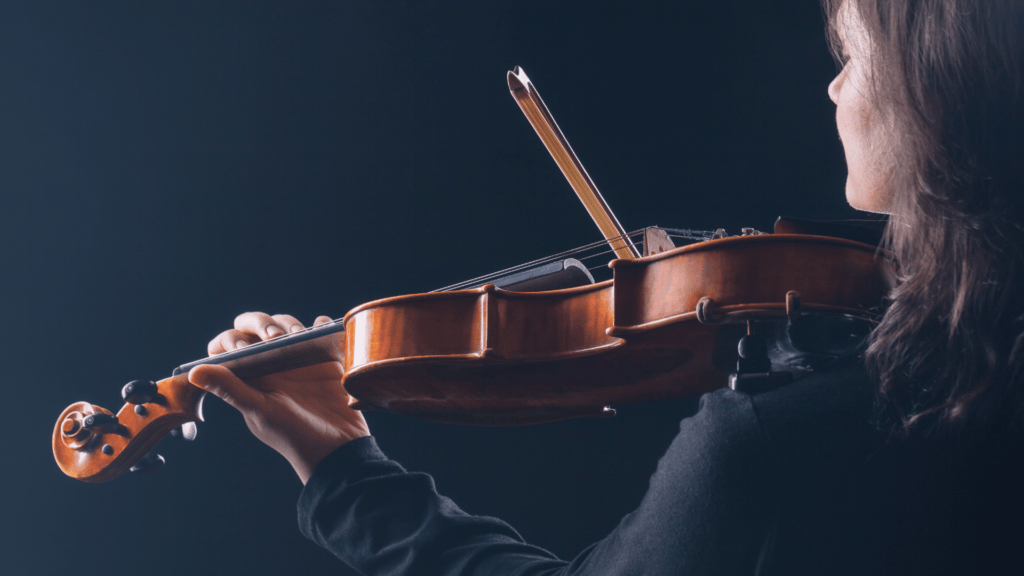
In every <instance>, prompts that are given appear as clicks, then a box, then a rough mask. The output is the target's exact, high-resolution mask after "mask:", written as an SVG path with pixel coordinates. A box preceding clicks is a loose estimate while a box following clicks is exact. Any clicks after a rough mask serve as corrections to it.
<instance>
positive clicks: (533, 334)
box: [345, 235, 889, 424]
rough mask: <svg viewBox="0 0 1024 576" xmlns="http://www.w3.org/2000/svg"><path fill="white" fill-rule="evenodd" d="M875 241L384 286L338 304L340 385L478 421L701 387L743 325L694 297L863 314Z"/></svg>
mask: <svg viewBox="0 0 1024 576" xmlns="http://www.w3.org/2000/svg"><path fill="white" fill-rule="evenodd" d="M876 252H877V251H876V248H875V247H873V246H868V245H866V244H861V243H858V242H853V241H848V240H842V239H836V238H827V237H819V236H801V235H760V236H746V237H733V238H723V239H717V240H709V241H706V242H701V243H698V244H693V245H690V246H684V247H681V248H676V249H672V250H668V251H665V252H661V253H659V254H656V255H652V256H648V257H644V258H640V259H636V260H615V261H613V262H612V263H611V266H612V268H613V270H614V273H615V277H614V279H613V280H612V281H609V282H604V283H601V284H596V285H593V286H588V287H583V288H574V289H570V290H557V291H551V292H537V293H528V294H526V293H524V294H518V293H511V292H501V291H495V290H494V289H493V287H487V286H485V287H482V288H479V289H476V290H468V291H457V292H450V293H442V294H430V295H413V296H402V297H397V298H390V299H385V300H380V301H377V302H374V303H370V304H367V305H364V306H361V307H359V308H356V309H354V310H353V311H352V312H350V313H349V314H348V315H347V316H346V318H345V325H346V349H347V353H346V357H345V369H346V375H345V388H346V390H347V391H348V392H349V393H350V394H351V395H352V396H353V397H355V398H357V399H358V400H359V401H360V403H361V404H362V405H366V406H374V407H377V408H384V409H387V410H391V411H394V412H399V413H404V414H409V415H413V416H417V417H420V418H427V419H431V420H439V421H447V422H464V423H474V424H522V423H530V422H537V421H545V420H550V419H554V418H557V417H558V416H559V414H561V415H562V417H568V416H577V415H584V414H597V413H599V411H600V408H601V407H602V406H604V405H606V404H614V403H620V402H631V401H640V400H652V399H658V398H670V397H678V396H684V395H693V394H700V393H703V392H706V391H709V390H713V389H715V388H718V387H721V386H724V385H725V383H726V375H727V372H729V371H731V367H732V366H734V365H735V345H736V342H737V341H738V339H739V338H740V336H742V334H743V332H742V330H739V329H737V326H736V325H723V326H706V325H703V324H701V323H699V322H698V320H697V314H696V308H697V303H698V302H699V301H700V300H701V299H702V298H710V299H712V300H713V301H714V302H715V303H716V305H717V306H719V307H720V308H721V309H722V310H726V311H729V310H736V309H744V308H745V309H748V310H750V311H753V312H757V311H764V310H767V311H769V312H771V311H773V310H778V311H779V312H780V313H781V314H782V315H784V312H785V309H786V294H787V293H789V292H791V291H794V292H797V293H799V294H800V296H801V302H802V305H803V307H804V309H805V310H808V311H814V312H817V313H821V312H829V311H832V312H835V313H839V314H857V315H869V314H870V313H871V311H872V310H874V311H876V312H877V311H879V310H880V307H881V305H882V302H883V298H884V297H885V295H886V294H887V292H888V290H889V281H888V278H889V272H888V268H889V264H888V263H887V261H886V260H884V259H883V258H881V257H879V256H878V254H876ZM723 359H724V360H723Z"/></svg>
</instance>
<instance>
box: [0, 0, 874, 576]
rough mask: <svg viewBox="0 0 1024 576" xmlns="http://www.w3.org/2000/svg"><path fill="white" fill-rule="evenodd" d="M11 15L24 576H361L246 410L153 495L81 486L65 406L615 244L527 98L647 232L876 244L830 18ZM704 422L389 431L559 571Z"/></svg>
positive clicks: (5, 184) (137, 6)
mask: <svg viewBox="0 0 1024 576" xmlns="http://www.w3.org/2000/svg"><path fill="white" fill-rule="evenodd" d="M12 4H14V3H4V4H3V6H2V7H0V195H2V196H0V202H2V211H0V219H2V220H0V225H2V228H0V234H2V245H0V246H2V248H0V249H2V271H3V272H2V274H3V276H2V284H0V285H2V288H0V290H2V293H0V295H2V297H3V303H4V314H3V328H2V333H3V337H2V338H3V346H2V350H3V358H2V362H3V367H4V372H3V374H4V377H3V390H4V392H5V394H6V402H5V405H6V406H5V417H4V424H5V425H4V427H3V429H4V431H5V433H4V441H3V454H4V458H3V474H2V480H0V482H2V487H3V490H2V492H0V493H2V503H3V508H2V514H0V557H2V558H3V560H4V564H3V571H4V572H5V573H8V574H58V573H61V574H76V575H81V576H90V575H93V574H97V575H99V574H104V575H105V574H111V573H132V571H134V570H138V571H139V573H145V574H152V575H158V574H181V573H188V574H195V575H199V574H225V573H226V574H233V573H243V572H244V573H246V574H279V573H284V572H285V571H287V572H288V573H300V574H337V573H343V567H342V566H341V565H340V564H339V563H338V562H337V561H336V560H335V559H334V558H333V557H331V556H330V555H329V554H327V553H326V552H323V551H321V550H319V549H318V548H316V547H315V546H314V545H313V544H311V543H310V542H308V541H306V540H305V539H304V538H303V537H302V536H301V535H300V534H299V532H298V530H297V528H296V521H295V509H294V506H295V499H296V496H297V495H298V493H299V490H300V487H301V486H300V483H299V481H298V480H297V478H296V477H295V476H294V474H293V472H292V471H291V469H290V467H289V466H288V465H287V463H286V462H285V461H284V459H283V458H281V457H279V456H278V455H277V454H276V453H273V452H272V451H271V450H270V449H269V448H266V447H264V446H263V445H262V444H260V443H259V442H258V441H256V440H255V439H254V438H252V437H251V436H250V434H249V432H248V431H247V429H246V428H245V425H244V423H243V421H242V419H241V417H240V416H239V415H238V414H237V413H235V412H234V411H233V410H232V409H230V408H229V407H227V406H226V405H224V404H223V403H222V402H220V401H218V400H216V399H211V400H210V401H208V402H207V404H206V415H207V422H206V423H204V424H202V425H200V429H199V439H198V440H197V441H196V442H195V443H193V444H186V443H184V442H181V441H172V440H173V439H168V440H166V441H165V442H164V444H163V445H162V446H161V448H160V451H161V452H162V453H163V454H164V455H165V456H166V457H167V459H168V465H167V467H166V468H165V469H164V470H163V471H162V472H161V473H160V474H159V475H157V476H155V477H134V476H129V477H124V478H121V479H118V480H117V481H114V482H110V483H107V484H102V485H87V484H83V483H79V482H76V481H73V480H71V479H68V478H66V477H65V476H64V475H63V474H61V472H60V471H59V470H58V468H57V466H56V465H55V464H54V462H53V457H52V455H51V450H50V435H51V432H52V427H53V425H54V421H55V419H56V417H57V415H58V414H59V413H60V412H61V410H62V409H63V408H64V407H65V406H67V405H68V404H70V403H72V402H74V401H79V400H86V401H90V402H93V403H96V404H98V405H101V406H104V407H107V408H110V409H114V410H116V409H117V408H118V407H119V406H120V405H121V402H120V398H119V395H118V391H119V389H120V387H121V385H122V384H124V383H125V382H126V381H128V380H131V379H134V378H151V379H159V378H163V377H166V376H168V375H169V374H170V371H171V369H173V368H174V367H175V366H177V365H179V364H182V363H185V362H187V361H190V360H193V359H197V358H199V357H202V356H204V355H205V349H206V342H207V341H208V340H209V339H210V338H212V337H213V336H214V335H215V334H217V333H218V332H220V331H221V330H223V329H226V328H228V327H229V326H230V324H231V322H232V319H233V318H234V316H235V315H237V314H239V313H241V312H245V311H248V310H263V311H267V312H271V313H278V312H289V313H292V314H294V315H295V316H297V317H298V318H300V319H302V320H304V321H307V322H309V321H311V320H312V319H313V318H314V317H315V316H316V315H318V314H328V315H331V316H335V317H337V316H341V315H343V314H344V313H345V311H346V310H348V309H350V308H351V307H353V306H355V305H357V304H360V303H362V302H365V301H368V300H372V299H375V298H380V297H385V296H392V295H398V294H407V293H415V292H423V291H428V290H431V289H434V288H437V287H440V286H444V285H447V284H451V283H454V282H456V281H459V280H463V279H466V278H470V277H474V276H478V275H480V274H483V273H486V272H490V271H493V270H497V269H500V268H504V267H507V266H510V265H514V264H517V263H520V262H523V261H527V260H533V259H535V258H539V257H541V256H544V255H547V254H550V253H553V252H558V251H562V250H565V249H568V248H571V247H573V246H577V245H580V244H584V243H589V242H593V241H595V240H597V239H599V235H598V231H597V229H596V227H595V226H594V225H593V223H592V222H591V220H590V218H589V216H588V215H587V214H586V213H585V211H584V210H583V208H582V207H581V205H580V203H579V202H578V201H577V199H576V197H575V195H574V194H573V192H572V190H571V189H570V188H569V186H568V184H567V183H566V182H565V180H564V178H563V177H562V175H561V174H560V172H559V171H558V169H557V167H556V166H555V164H554V162H553V161H552V160H551V158H550V157H549V155H548V153H547V152H546V151H545V150H544V148H543V147H542V145H541V143H540V141H539V140H538V138H537V137H536V136H535V135H534V133H533V130H532V129H531V128H530V126H529V124H528V123H527V121H526V119H525V118H524V117H523V115H522V113H521V112H520V111H519V109H518V107H517V106H516V105H515V103H514V101H513V99H512V98H511V97H510V96H509V94H508V90H507V86H506V83H505V73H506V71H507V70H509V69H510V68H511V67H512V66H514V65H516V64H519V65H521V66H523V67H524V68H525V69H526V70H527V72H528V73H529V74H530V76H531V78H532V79H533V81H534V83H535V84H536V86H537V87H538V89H539V90H540V92H541V93H542V94H543V95H544V99H545V100H546V102H547V104H548V106H549V107H550V109H551V110H552V112H553V114H554V115H555V117H556V118H557V120H558V122H559V124H560V125H561V127H562V128H563V130H564V131H565V133H566V135H567V137H568V139H569V141H570V142H571V143H572V144H573V147H574V148H575V150H576V152H577V153H578V154H579V156H580V158H581V159H582V161H583V163H584V164H585V165H586V167H587V168H588V170H589V172H590V174H591V176H592V177H593V179H594V181H595V182H596V183H597V184H598V186H599V187H600V188H601V190H602V192H603V193H604V195H605V198H606V199H607V201H608V202H609V204H610V205H611V206H612V207H613V208H614V209H615V211H616V214H617V215H618V217H619V220H620V221H621V222H622V223H623V225H624V226H625V227H626V228H627V229H636V228H640V227H642V226H647V225H654V224H658V225H663V226H677V227H687V228H696V229H714V228H718V227H724V228H726V229H727V230H729V231H730V232H732V233H735V232H737V231H738V228H739V227H741V226H754V227H758V228H761V229H770V227H771V224H772V221H773V219H774V217H775V216H776V215H777V214H780V213H782V214H789V215H794V216H804V217H817V218H841V217H851V216H852V215H853V214H854V213H853V211H852V210H850V209H849V208H848V207H846V205H845V201H844V198H843V182H844V178H845V168H844V165H843V157H842V150H841V146H840V143H839V141H838V138H837V136H836V131H835V127H834V120H833V113H834V108H833V105H832V103H831V102H830V101H829V100H828V97H827V95H826V86H827V84H828V82H829V81H830V80H831V78H832V77H833V75H834V73H835V67H834V65H833V63H832V60H831V57H830V56H829V54H828V51H827V48H826V45H825V38H824V32H823V24H822V21H821V15H820V11H819V8H818V5H817V3H816V2H815V1H814V0H801V1H798V2H763V1H757V0H751V1H748V2H686V1H682V2H671V3H669V2H664V3H655V4H644V3H638V2H630V3H625V2H621V3H610V2H606V3H599V2H582V1H581V2H552V1H546V2H527V1H522V0H520V1H517V2H446V3H437V2H426V1H415V2H380V1H366V2H326V3H313V2H279V3H270V2H249V1H246V2H178V1H176V2H162V3H142V2H134V1H133V2H121V3H114V2H64V3H54V2H41V1H35V2H29V3H21V4H23V5H21V6H13V5H12ZM694 406H695V402H694V401H693V400H680V401H674V402H666V403H661V404H657V405H637V406H625V407H619V408H620V410H619V416H618V417H616V418H615V419H613V420H611V421H603V420H601V421H587V420H577V421H571V422H563V423H555V424H548V425H542V426H535V427H528V428H518V429H476V428H465V427H458V426H446V425H439V424H429V423H424V422H419V421H415V420H411V419H408V418H404V417H398V416H393V415H388V414H379V413H373V414H370V415H369V417H368V419H369V422H370V425H371V428H372V430H373V432H374V434H375V435H376V436H377V437H378V438H379V443H380V444H381V446H382V447H383V448H384V450H385V451H386V452H387V453H388V454H389V455H390V456H391V457H393V458H395V459H396V460H398V461H400V462H402V463H403V464H405V465H406V466H407V467H409V468H412V469H419V470H425V471H428V472H430V473H432V474H433V475H434V476H435V478H436V480H437V484H438V486H439V489H440V490H441V492H442V493H444V494H447V495H449V496H451V497H452V498H453V499H454V500H455V501H456V502H457V503H459V504H460V505H461V506H462V507H463V508H464V509H465V510H467V511H469V512H471V513H477V514H488V515H494V516H498V517H501V518H503V519H506V520H508V521H509V522H510V523H511V524H512V525H513V526H515V527H516V528H517V529H519V530H520V532H521V533H522V534H523V536H524V537H525V538H526V539H527V540H528V541H530V542H532V543H535V544H538V545H540V546H544V547H547V548H549V549H551V550H553V551H554V552H556V553H558V554H559V555H562V556H564V557H571V556H573V555H574V554H576V553H578V552H579V551H580V550H581V549H582V548H583V547H584V546H585V545H587V544H588V543H590V542H592V541H594V540H597V539H599V538H601V537H602V535H604V534H606V533H607V532H608V531H609V530H610V529H611V528H613V527H614V526H615V524H616V523H617V521H618V519H619V518H621V517H622V515H624V514H625V513H627V512H628V511H630V510H632V509H633V508H634V507H635V506H636V505H637V503H638V502H639V499H640V498H641V496H642V495H643V493H644V490H645V489H646V485H647V478H648V476H649V475H650V473H651V472H652V471H653V470H654V466H655V465H656V462H657V458H658V456H659V454H660V453H661V452H662V451H663V450H664V449H665V447H666V446H667V444H668V442H669V441H670V440H671V438H672V437H673V435H674V434H675V431H676V430H677V425H678V420H679V418H680V417H681V416H683V415H685V414H686V413H687V412H688V411H691V410H693V409H694Z"/></svg>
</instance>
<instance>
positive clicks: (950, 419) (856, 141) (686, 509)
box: [190, 0, 1024, 574]
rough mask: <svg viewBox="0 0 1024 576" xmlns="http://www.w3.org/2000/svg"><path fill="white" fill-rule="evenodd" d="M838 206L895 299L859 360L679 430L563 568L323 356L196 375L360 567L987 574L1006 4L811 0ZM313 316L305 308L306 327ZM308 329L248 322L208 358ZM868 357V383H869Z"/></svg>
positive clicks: (1001, 543)
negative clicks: (831, 55)
mask: <svg viewBox="0 0 1024 576" xmlns="http://www.w3.org/2000/svg"><path fill="white" fill-rule="evenodd" d="M825 8H826V14H827V16H828V22H829V30H830V32H831V34H830V35H831V38H832V42H833V48H834V49H835V51H836V53H837V55H838V56H839V57H840V59H841V61H842V62H843V64H844V66H843V69H842V72H840V74H839V75H838V77H837V78H836V79H835V80H834V81H833V82H832V84H831V85H830V86H829V89H828V90H829V95H830V97H831V98H832V100H833V101H834V102H835V103H836V105H837V113H836V119H837V124H838V127H839V135H840V138H841V139H842V142H843V146H844V149H845V152H846V159H847V165H848V168H849V176H848V180H847V187H846V194H847V198H848V200H849V202H850V204H851V205H853V206H854V207H856V208H860V209H862V210H868V211H872V212H884V213H888V214H890V215H891V217H890V224H889V229H888V233H887V243H888V244H889V246H890V247H891V248H892V250H893V251H894V252H895V254H896V255H897V257H898V259H899V262H900V266H901V279H900V284H899V286H898V287H897V288H896V289H895V290H894V292H893V294H892V304H891V306H890V308H889V309H888V311H887V312H886V315H885V317H884V318H883V320H882V322H881V324H880V325H879V326H878V327H877V329H875V330H874V332H873V333H872V335H871V336H870V338H869V342H868V346H867V348H866V350H865V352H864V354H863V357H862V358H855V359H851V360H849V361H846V362H843V363H840V364H839V365H836V366H833V367H831V368H829V369H827V370H824V371H820V372H816V373H814V374H812V375H811V376H808V377H806V378H804V379H802V380H799V381H797V382H795V383H793V384H790V385H788V386H784V387H782V388H779V389H776V390H771V391H767V392H762V393H757V394H746V393H742V392H735V391H732V390H720V391H718V392H715V393H712V394H708V395H706V396H705V397H704V398H702V401H701V409H700V411H699V412H698V413H697V414H696V415H695V416H693V417H692V418H687V419H685V420H684V421H683V422H682V423H681V431H680V434H679V436H678V437H677V438H676V439H675V441H674V442H673V443H672V445H671V446H670V448H669V450H668V452H667V453H666V454H665V456H664V457H663V458H662V460H661V462H660V463H659V466H658V470H657V472H656V473H655V474H654V476H652V478H651V483H650V489H649V491H648V493H647V495H646V496H645V497H644V500H643V502H641V504H640V506H639V508H638V509H637V510H636V511H635V512H633V513H632V514H630V515H628V516H627V517H626V518H624V519H623V520H622V522H621V523H620V524H619V526H618V527H617V528H616V529H615V530H614V531H613V532H612V533H611V534H609V535H608V537H606V538H605V539H604V540H602V541H601V542H598V543H596V544H594V545H593V546H591V547H589V548H588V549H586V550H585V551H584V552H583V553H581V554H580V555H579V556H578V557H577V558H576V559H575V560H573V561H572V562H565V561H562V560H559V559H557V558H555V557H554V556H553V555H551V554H550V553H548V552H546V551H544V550H542V549H539V548H536V547H533V546H530V545H528V544H526V543H524V542H523V541H522V539H521V538H520V537H519V535H518V534H517V533H516V532H515V531H514V530H513V529H512V528H511V527H509V526H508V525H506V524H505V523H503V522H501V521H500V520H497V519H494V518H485V517H475V516H470V515H467V514H465V513H463V512H462V511H461V510H459V509H458V507H457V506H456V505H455V504H454V503H452V502H451V501H450V500H448V499H446V498H444V497H442V496H440V495H438V494H437V493H436V491H435V490H434V486H433V482H432V480H431V479H430V477H429V476H427V475H425V474H416V473H409V472H406V471H405V470H404V469H402V467H401V466H400V465H399V464H397V463H396V462H393V461H390V460H388V459H387V457H386V456H384V455H383V453H382V452H381V451H380V450H379V449H378V448H377V447H376V445H375V444H374V442H373V439H372V437H370V436H369V430H368V428H367V425H366V422H365V421H364V420H363V418H362V416H361V415H360V414H359V413H358V412H356V411H353V410H351V409H349V408H348V405H347V398H340V397H339V395H338V380H339V379H340V377H341V368H340V366H339V365H337V364H334V363H328V364H321V365H318V366H313V367H309V368H304V369H300V370H296V371H292V372H289V373H285V374H279V375H275V376H274V377H268V378H261V379H257V380H254V381H251V382H248V383H245V382H242V381H241V380H238V379H237V378H235V377H234V376H233V375H232V374H231V373H230V371H228V370H227V369H226V368H223V367H220V366H212V365H209V366H200V367H197V368H195V369H193V371H192V372H191V374H190V380H191V381H192V382H193V383H194V384H195V385H197V386H200V387H202V388H204V389H206V390H208V391H210V392H212V393H213V394H215V395H217V396H219V397H221V398H223V399H224V400H226V401H227V402H228V403H230V404H231V405H233V406H235V407H236V408H237V409H239V410H240V411H241V412H242V413H243V414H244V416H245V419H246V422H247V423H248V425H249V427H250V429H251V430H252V431H253V433H254V434H255V435H256V436H257V437H259V438H260V439H261V440H263V441H264V442H265V443H267V444H268V445H270V446H271V447H273V448H274V449H276V450H277V451H278V452H280V453H281V454H282V455H284V456H285V457H286V458H287V459H288V460H289V462H290V463H291V464H292V466H293V467H294V468H295V471H296V472H297V473H298V475H299V477H300V478H301V479H302V481H303V483H304V484H305V485H306V487H305V489H304V490H303V494H302V496H301V499H300V503H299V513H300V525H301V527H302V529H303V531H304V533H305V534H306V535H307V536H308V537H310V538H312V539H313V540H315V541H316V542H318V543H319V544H321V545H322V546H324V547H326V548H328V549H329V550H331V551H332V552H334V553H335V554H336V555H338V556H339V558H341V559H342V560H343V561H344V562H345V563H347V564H348V565H349V566H351V567H353V568H355V569H356V570H358V571H360V572H363V573H367V574H378V573H387V574H397V573H405V574H493V573H502V574H504V573H509V574H527V573H528V574H541V573H543V574H668V573H679V572H684V571H686V572H693V573H701V574H707V573H729V574H754V573H756V574H773V573H780V574H822V573H832V574H834V573H849V574H865V573H900V574H907V573H913V574H919V573H920V574H933V573H963V572H972V573H974V572H981V571H985V572H991V571H995V570H997V569H999V568H1001V567H1003V566H1004V562H1008V561H1009V560H1012V557H1011V553H1012V550H1013V545H1014V544H1015V543H1016V542H1017V540H1018V538H1017V536H1018V535H1019V534H1020V533H1021V530H1020V529H1019V528H1016V527H1014V526H1013V524H1012V523H1010V521H1011V520H1014V521H1015V520H1016V517H1017V515H1018V514H1019V512H1021V511H1022V510H1024V506H1022V499H1021V497H1020V496H1019V486H1020V482H1021V480H1022V479H1024V474H1022V471H1021V464H1020V461H1021V454H1022V453H1021V450H1020V446H1021V445H1020V442H1019V438H1020V423H1021V420H1022V415H1021V413H1020V411H1021V399H1020V397H1019V393H1018V387H1019V386H1020V384H1021V379H1022V374H1021V367H1022V365H1024V280H1022V278H1021V277H1022V274H1024V226H1022V224H1024V206H1022V203H1024V1H1021V0H1013V1H1010V0H1005V1H1003V2H984V1H980V0H890V1H885V0H845V2H839V1H838V0H835V1H832V0H826V4H825ZM320 320H322V319H318V321H320ZM301 327H302V325H301V324H300V323H299V322H298V321H297V320H295V319H294V318H292V317H290V316H283V315H280V316H273V317H271V316H268V315H266V314H260V313H249V314H244V315H242V316H240V317H239V318H238V319H236V322H235V329H234V330H229V331H226V332H224V333H222V334H221V335H220V336H218V337H217V338H216V339H215V340H214V341H212V342H211V344H210V353H211V354H213V353H220V352H224V351H229V350H232V349H235V348H236V347H239V346H244V345H247V344H249V343H253V342H256V341H259V340H262V339H266V338H270V337H273V336H276V335H279V334H282V333H284V332H289V331H296V330H299V329H301ZM865 368H866V370H865Z"/></svg>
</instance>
